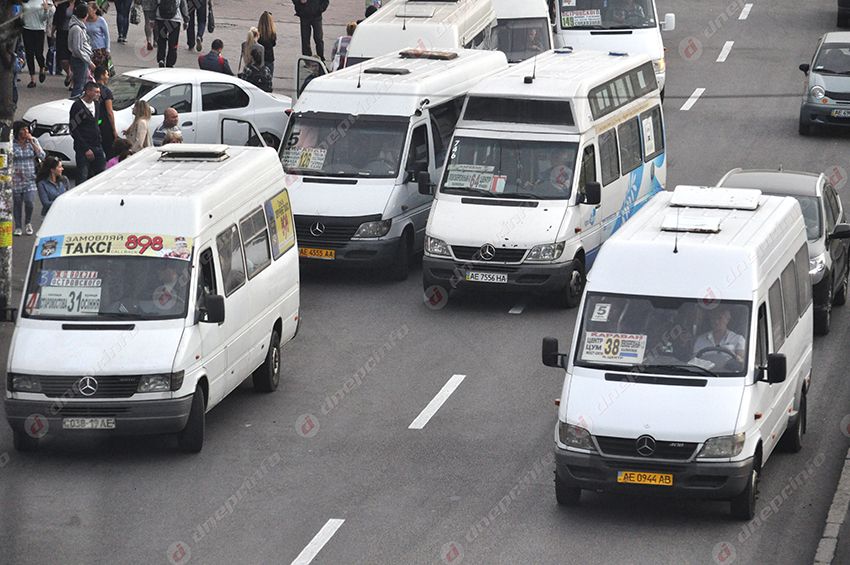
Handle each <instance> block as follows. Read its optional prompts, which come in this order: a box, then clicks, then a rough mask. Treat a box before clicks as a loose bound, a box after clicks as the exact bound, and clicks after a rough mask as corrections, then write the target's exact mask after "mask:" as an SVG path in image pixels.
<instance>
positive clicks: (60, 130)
mask: <svg viewBox="0 0 850 565" xmlns="http://www.w3.org/2000/svg"><path fill="white" fill-rule="evenodd" d="M50 135H53V136H56V135H71V127H70V125H69V124H56V125H55V126H53V127H52V128H50Z"/></svg>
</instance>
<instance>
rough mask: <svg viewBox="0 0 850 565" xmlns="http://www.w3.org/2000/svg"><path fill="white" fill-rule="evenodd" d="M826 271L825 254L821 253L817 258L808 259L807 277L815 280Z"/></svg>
mask: <svg viewBox="0 0 850 565" xmlns="http://www.w3.org/2000/svg"><path fill="white" fill-rule="evenodd" d="M825 269H826V253H821V254H820V255H818V256H817V257H813V258H811V259H809V276H810V277H812V278H813V279H814V278H817V277H819V276H821V275H822V274H823V272H824V270H825Z"/></svg>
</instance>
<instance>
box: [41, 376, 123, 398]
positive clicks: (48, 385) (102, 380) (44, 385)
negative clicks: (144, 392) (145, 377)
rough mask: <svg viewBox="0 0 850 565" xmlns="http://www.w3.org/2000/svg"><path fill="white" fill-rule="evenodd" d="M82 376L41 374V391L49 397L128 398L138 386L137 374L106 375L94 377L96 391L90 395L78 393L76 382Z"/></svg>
mask: <svg viewBox="0 0 850 565" xmlns="http://www.w3.org/2000/svg"><path fill="white" fill-rule="evenodd" d="M81 378H82V377H79V376H76V377H71V376H54V375H51V376H41V377H39V381H40V382H41V391H42V392H43V393H44V394H45V395H46V396H49V397H50V398H60V397H63V396H64V397H67V398H128V397H130V396H133V395H134V394H135V393H136V389H137V388H138V386H139V378H140V377H139V376H138V375H135V376H114V377H110V376H106V377H95V379H96V380H97V392H95V393H94V394H93V395H91V396H85V395H83V394H81V393H80V390H79V389H78V388H77V383H78V382H79V381H80V379H81Z"/></svg>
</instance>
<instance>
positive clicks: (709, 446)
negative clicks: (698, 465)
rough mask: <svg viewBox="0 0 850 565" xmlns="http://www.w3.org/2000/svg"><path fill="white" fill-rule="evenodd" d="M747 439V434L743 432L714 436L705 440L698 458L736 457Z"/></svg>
mask: <svg viewBox="0 0 850 565" xmlns="http://www.w3.org/2000/svg"><path fill="white" fill-rule="evenodd" d="M746 439H747V434H745V433H743V432H742V433H740V434H735V435H733V436H720V437H713V438H711V439H709V440H708V441H706V442H705V445H703V446H702V450H701V451H700V452H699V455H697V458H700V459H726V458H729V457H736V456H738V455H740V453H741V450H742V449H744V440H746Z"/></svg>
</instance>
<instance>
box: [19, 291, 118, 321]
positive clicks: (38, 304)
mask: <svg viewBox="0 0 850 565" xmlns="http://www.w3.org/2000/svg"><path fill="white" fill-rule="evenodd" d="M101 290H103V289H101V288H100V287H97V288H73V287H54V286H48V287H43V288H42V289H41V292H40V293H37V292H36V293H32V294H30V295H29V296H28V297H27V302H26V304H25V306H24V309H25V310H26V312H27V314H29V315H30V316H87V315H96V314H97V313H98V312H99V311H100V293H101Z"/></svg>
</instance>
